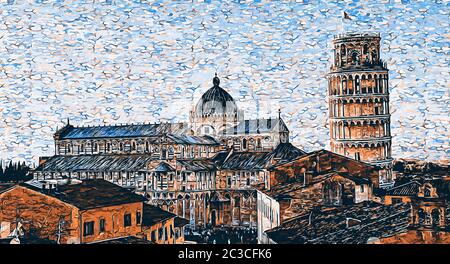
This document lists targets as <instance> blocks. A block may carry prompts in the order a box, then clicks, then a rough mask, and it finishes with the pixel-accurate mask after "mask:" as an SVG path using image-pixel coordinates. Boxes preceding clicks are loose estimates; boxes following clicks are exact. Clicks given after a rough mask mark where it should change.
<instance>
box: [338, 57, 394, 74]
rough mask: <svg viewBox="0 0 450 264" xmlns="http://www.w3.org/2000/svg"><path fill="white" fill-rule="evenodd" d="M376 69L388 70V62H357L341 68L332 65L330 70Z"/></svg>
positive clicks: (380, 60)
mask: <svg viewBox="0 0 450 264" xmlns="http://www.w3.org/2000/svg"><path fill="white" fill-rule="evenodd" d="M375 67H381V68H382V69H387V62H386V61H384V60H382V59H379V60H376V61H363V62H361V63H356V62H352V63H348V64H347V63H345V64H344V65H341V66H337V65H331V66H330V70H331V71H334V70H337V69H355V68H361V69H364V68H375Z"/></svg>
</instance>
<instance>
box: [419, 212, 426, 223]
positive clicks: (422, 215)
mask: <svg viewBox="0 0 450 264" xmlns="http://www.w3.org/2000/svg"><path fill="white" fill-rule="evenodd" d="M417 216H418V218H419V219H418V223H419V225H423V224H425V221H426V213H425V211H424V210H423V209H422V208H419V210H418V211H417Z"/></svg>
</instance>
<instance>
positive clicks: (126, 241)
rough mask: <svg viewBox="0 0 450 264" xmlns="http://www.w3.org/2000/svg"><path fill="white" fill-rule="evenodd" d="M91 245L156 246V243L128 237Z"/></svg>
mask: <svg viewBox="0 0 450 264" xmlns="http://www.w3.org/2000/svg"><path fill="white" fill-rule="evenodd" d="M90 244H138V245H141V244H155V243H154V242H151V241H148V240H145V239H142V238H139V237H135V236H127V237H119V238H113V239H108V240H102V241H97V242H93V243H90Z"/></svg>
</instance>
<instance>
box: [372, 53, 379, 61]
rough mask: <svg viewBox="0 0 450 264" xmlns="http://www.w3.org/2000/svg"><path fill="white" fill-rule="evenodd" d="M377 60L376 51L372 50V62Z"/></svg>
mask: <svg viewBox="0 0 450 264" xmlns="http://www.w3.org/2000/svg"><path fill="white" fill-rule="evenodd" d="M377 60H378V56H377V52H376V51H372V63H374V62H376V61H377Z"/></svg>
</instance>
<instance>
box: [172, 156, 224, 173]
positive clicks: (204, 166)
mask: <svg viewBox="0 0 450 264" xmlns="http://www.w3.org/2000/svg"><path fill="white" fill-rule="evenodd" d="M177 166H181V167H182V168H183V170H184V171H194V172H196V171H214V170H217V167H216V165H215V163H214V162H213V161H212V160H211V159H192V160H177Z"/></svg>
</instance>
